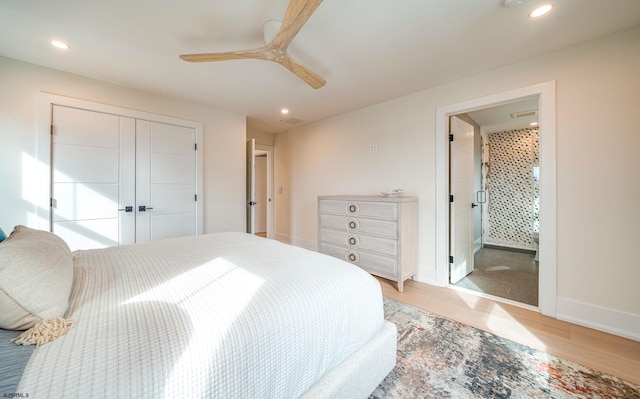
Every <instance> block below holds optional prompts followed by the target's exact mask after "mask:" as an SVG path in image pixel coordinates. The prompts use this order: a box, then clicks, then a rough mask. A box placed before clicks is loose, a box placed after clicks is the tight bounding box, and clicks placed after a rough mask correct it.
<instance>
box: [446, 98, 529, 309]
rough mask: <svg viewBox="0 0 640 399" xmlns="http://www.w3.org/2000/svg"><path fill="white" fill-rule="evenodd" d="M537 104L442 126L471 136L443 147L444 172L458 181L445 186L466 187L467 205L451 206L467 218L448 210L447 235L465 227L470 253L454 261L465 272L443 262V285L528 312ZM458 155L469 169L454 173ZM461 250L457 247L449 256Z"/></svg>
mask: <svg viewBox="0 0 640 399" xmlns="http://www.w3.org/2000/svg"><path fill="white" fill-rule="evenodd" d="M538 100H539V98H538V96H535V97H532V98H527V99H522V100H519V101H514V102H510V103H507V104H502V105H497V106H492V107H488V108H484V109H479V110H475V111H472V112H468V113H464V114H458V115H456V116H453V117H451V118H452V121H451V124H450V126H451V130H452V131H456V130H457V131H459V132H460V133H458V134H457V135H461V134H462V133H464V132H465V131H468V132H469V134H470V136H471V137H470V139H469V144H468V145H466V146H465V145H464V137H461V139H460V140H455V141H452V142H451V147H452V148H457V149H458V150H456V152H455V153H453V151H452V153H451V156H450V162H451V165H452V166H451V167H450V174H451V177H452V178H454V177H455V178H456V180H457V181H458V183H457V184H458V186H452V187H453V188H454V189H455V188H456V187H458V188H459V185H460V184H461V183H460V182H462V183H466V182H468V183H466V184H468V186H469V187H468V189H467V190H468V191H470V192H471V193H470V195H468V197H469V199H468V201H467V202H471V206H470V207H466V206H465V205H468V204H466V203H465V201H464V198H461V199H460V200H461V202H462V203H458V202H460V201H456V203H452V208H453V207H454V205H458V206H462V207H463V208H464V210H466V211H467V213H468V214H465V213H464V212H462V211H456V212H455V213H454V212H453V211H452V212H451V218H452V222H451V223H452V224H451V226H452V227H451V231H452V233H455V230H456V228H458V227H459V226H463V225H464V224H463V222H469V223H470V227H469V228H468V234H469V237H468V240H467V241H468V242H467V243H466V244H467V245H468V246H469V247H470V249H469V251H468V252H469V259H463V262H462V263H464V265H465V266H466V268H465V269H461V267H460V263H461V262H455V263H454V262H452V263H451V274H450V284H452V285H454V286H456V287H460V288H465V289H469V290H473V291H476V292H480V293H484V294H488V295H491V296H497V297H500V298H504V299H507V300H511V301H515V302H518V303H522V304H526V305H530V306H533V307H537V306H538V291H539V286H538V285H539V278H538V277H539V275H538V272H539V262H538V260H539V258H538V257H537V256H536V255H537V247H538V237H539V229H540V218H539V205H540V195H539V194H540V179H539V176H540V175H539V166H540V163H539V129H538ZM465 129H466V130H465ZM458 141H461V142H462V145H460V144H458V143H457V142H458ZM461 151H464V152H466V153H461ZM460 157H462V158H467V159H468V164H469V169H470V170H469V171H467V172H465V171H464V170H460V168H459V167H458V168H456V167H454V163H455V164H456V165H459V164H461V162H460V161H459V160H458V158H460ZM471 164H472V165H473V166H471ZM462 165H465V163H464V162H462ZM465 173H466V174H467V175H468V176H462V177H460V176H454V175H460V174H461V175H464V174H465ZM459 219H462V220H459ZM454 236H455V234H452V237H454ZM456 243H457V244H458V243H460V239H459V238H458V241H457V242H456ZM471 248H472V250H471ZM463 249H464V247H463ZM465 252H466V251H464V250H460V249H457V250H456V254H455V255H454V257H457V256H463V257H464V255H465ZM456 260H457V259H456Z"/></svg>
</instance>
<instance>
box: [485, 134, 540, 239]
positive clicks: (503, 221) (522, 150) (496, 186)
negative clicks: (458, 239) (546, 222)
mask: <svg viewBox="0 0 640 399" xmlns="http://www.w3.org/2000/svg"><path fill="white" fill-rule="evenodd" d="M488 136H489V146H488V147H489V157H488V158H489V165H488V170H487V179H486V191H487V204H488V229H485V237H484V242H485V243H486V244H494V245H504V246H511V247H518V248H531V249H535V247H536V245H535V242H534V241H533V239H532V238H531V232H533V231H538V228H539V226H540V220H539V211H540V184H539V181H538V176H539V174H538V173H537V169H538V166H539V164H540V163H539V154H540V151H539V147H540V146H539V144H540V140H539V135H538V128H530V129H520V130H513V131H509V132H498V133H490V134H489V135H488ZM487 231H488V234H486V233H487Z"/></svg>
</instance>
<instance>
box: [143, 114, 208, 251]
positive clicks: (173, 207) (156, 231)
mask: <svg viewBox="0 0 640 399" xmlns="http://www.w3.org/2000/svg"><path fill="white" fill-rule="evenodd" d="M196 193H197V191H196V131H195V129H193V128H189V127H183V126H175V125H169V124H165V123H159V122H150V121H145V120H136V212H137V217H136V242H144V241H153V240H159V239H163V238H171V237H181V236H188V235H194V234H196V232H197V230H196V216H197V212H196V211H197V208H196V200H197V198H196Z"/></svg>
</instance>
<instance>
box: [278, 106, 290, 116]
mask: <svg viewBox="0 0 640 399" xmlns="http://www.w3.org/2000/svg"><path fill="white" fill-rule="evenodd" d="M280 112H282V113H283V114H284V115H286V114H288V113H289V110H288V109H286V108H282V110H280Z"/></svg>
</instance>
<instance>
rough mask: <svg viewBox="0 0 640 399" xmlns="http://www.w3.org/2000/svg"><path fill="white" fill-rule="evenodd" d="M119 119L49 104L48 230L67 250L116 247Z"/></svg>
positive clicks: (123, 133)
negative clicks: (50, 107) (50, 180)
mask: <svg viewBox="0 0 640 399" xmlns="http://www.w3.org/2000/svg"><path fill="white" fill-rule="evenodd" d="M121 119H122V118H120V117H119V116H116V115H111V114H104V113H100V112H94V111H88V110H82V109H77V108H71V107H64V106H57V105H54V106H53V109H52V125H53V135H52V141H51V145H52V149H51V151H52V153H51V168H52V174H51V176H52V182H51V191H52V192H51V197H52V201H51V221H52V223H51V230H52V231H53V232H55V233H56V234H58V235H59V236H61V237H62V238H63V239H64V240H65V241H66V242H67V244H68V245H69V247H70V248H71V249H72V250H76V249H87V248H101V247H108V246H113V245H119V244H121V243H122V241H121V231H120V220H119V219H120V213H119V212H118V209H120V205H121V204H120V197H121V176H120V170H121V161H122V156H121V153H120V149H121V147H120V146H121V144H122V143H123V142H125V141H126V138H125V136H127V135H131V134H135V132H134V131H124V130H123V129H122V125H121V123H122V122H121Z"/></svg>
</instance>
